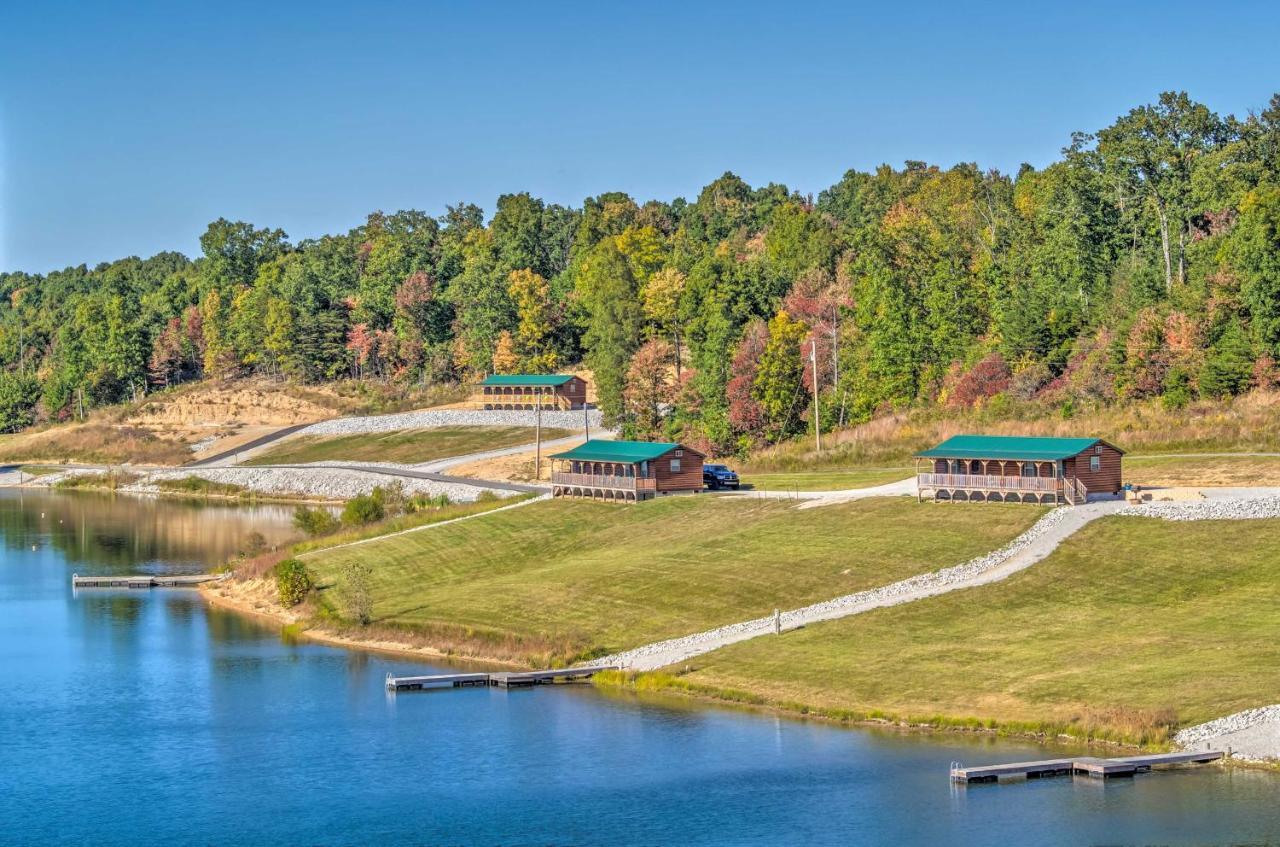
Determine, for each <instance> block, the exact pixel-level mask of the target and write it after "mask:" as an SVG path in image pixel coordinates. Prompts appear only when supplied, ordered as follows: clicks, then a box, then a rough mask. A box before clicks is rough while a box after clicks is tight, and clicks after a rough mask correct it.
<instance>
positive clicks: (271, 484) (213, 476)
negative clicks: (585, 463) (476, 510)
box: [39, 465, 518, 502]
mask: <svg viewBox="0 0 1280 847" xmlns="http://www.w3.org/2000/svg"><path fill="white" fill-rule="evenodd" d="M83 473H95V471H92V470H70V471H65V472H64V473H60V474H50V475H49V476H47V477H44V478H42V479H40V480H39V483H40V484H47V485H52V484H54V483H56V482H57V481H58V480H59V479H62V478H63V477H64V476H67V475H74V474H83ZM189 476H195V477H199V478H200V479H207V480H209V481H210V482H220V483H228V484H231V485H240V486H243V487H244V488H247V489H249V490H251V491H257V492H260V493H263V494H280V495H292V496H301V497H315V498H321V499H326V500H346V499H349V498H351V497H355V496H356V495H358V494H368V493H369V492H370V491H372V490H373V488H374V486H377V485H386V484H387V482H388V480H389V479H397V480H400V481H401V482H403V483H404V487H405V490H406V491H408V492H410V493H412V494H425V495H427V496H432V497H434V496H438V495H440V494H444V495H446V496H448V498H449V499H450V500H452V501H454V502H470V501H472V500H475V499H476V498H477V497H478V496H479V495H480V492H482V491H490V492H492V493H494V494H497V495H498V496H500V497H506V496H510V495H511V494H514V493H516V491H517V490H518V489H515V488H513V487H509V486H505V485H504V486H502V487H498V485H497V484H494V483H482V482H479V481H476V480H461V479H460V478H454V477H447V478H441V477H439V476H438V475H434V474H424V473H422V472H414V471H413V470H412V469H403V470H402V469H398V468H396V467H395V466H392V467H391V468H387V467H381V466H369V467H368V468H367V469H362V468H360V467H357V466H339V467H334V466H328V467H326V466H321V465H293V466H277V467H270V466H266V467H244V466H240V467H192V468H177V469H174V470H158V471H146V472H143V473H142V475H141V478H140V479H139V480H138V481H136V482H134V483H131V484H129V485H124V486H121V487H120V489H119V490H121V491H132V492H136V493H144V494H152V493H157V492H159V491H160V489H159V488H158V487H157V486H156V483H157V482H159V481H161V480H167V479H185V478H186V477H189ZM455 479H456V480H458V481H455Z"/></svg>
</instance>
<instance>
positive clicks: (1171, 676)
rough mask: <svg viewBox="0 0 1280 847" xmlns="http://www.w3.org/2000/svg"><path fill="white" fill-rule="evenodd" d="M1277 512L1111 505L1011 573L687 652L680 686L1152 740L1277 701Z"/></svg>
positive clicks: (849, 711) (790, 703)
mask: <svg viewBox="0 0 1280 847" xmlns="http://www.w3.org/2000/svg"><path fill="white" fill-rule="evenodd" d="M1277 550H1280V520H1268V521H1234V522H1226V521H1213V522H1203V523H1169V522H1163V521H1158V520H1148V519H1140V518H1122V517H1113V518H1105V519H1103V520H1100V521H1098V522H1097V523H1095V524H1092V525H1091V526H1089V527H1086V528H1085V529H1084V530H1083V531H1081V532H1080V533H1079V534H1078V535H1077V536H1075V537H1074V538H1072V539H1070V540H1069V541H1068V542H1067V543H1066V544H1064V545H1063V546H1062V547H1061V548H1060V549H1059V550H1058V551H1056V552H1055V553H1054V554H1053V555H1052V556H1051V557H1050V558H1048V559H1046V560H1045V561H1044V562H1042V563H1040V564H1038V565H1036V566H1035V567H1033V568H1030V569H1029V570H1027V571H1024V572H1022V573H1020V574H1017V575H1015V576H1013V577H1011V578H1010V579H1008V580H1007V581H1004V582H1000V583H995V584H993V585H990V586H985V587H982V588H976V589H969V590H965V591H958V592H955V593H953V594H948V595H944V596H942V597H936V598H933V599H930V600H923V601H920V602H916V603H910V604H907V605H903V606H899V607H895V608H889V609H882V610H877V611H875V612H871V613H868V614H865V615H860V616H857V617H853V618H849V619H846V620H841V621H832V622H829V623H824V624H819V625H815V626H811V627H809V628H806V629H803V630H798V631H796V632H792V633H786V634H784V635H782V636H781V637H766V638H760V639H756V640H754V641H748V642H744V643H742V644H738V645H734V646H731V647H727V648H725V649H723V650H719V651H717V652H715V653H712V654H709V655H707V656H704V657H702V658H700V659H698V660H695V662H694V670H693V672H691V673H689V674H687V675H685V676H682V677H680V678H679V679H677V680H674V681H673V682H671V683H670V684H673V685H677V686H687V685H692V686H695V687H700V686H708V687H710V688H711V689H715V690H719V691H720V692H721V693H722V694H723V695H724V696H731V697H737V698H738V699H744V697H743V695H741V694H737V695H735V694H733V692H735V691H736V692H749V693H750V694H751V695H758V696H760V697H761V698H762V702H766V703H770V704H774V705H782V706H784V707H786V708H801V704H802V705H803V706H804V707H810V708H811V709H814V710H827V711H828V712H829V713H831V714H833V715H836V716H841V717H850V718H855V719H856V718H861V717H867V716H876V714H877V713H883V714H887V715H891V716H895V717H899V718H914V719H922V720H927V719H929V718H930V717H931V716H949V717H951V718H977V719H980V720H984V721H998V722H1002V723H1009V724H1012V725H1017V724H1019V723H1022V722H1025V723H1030V724H1036V723H1046V724H1053V725H1060V726H1066V727H1068V728H1071V729H1073V730H1075V731H1079V732H1081V733H1083V732H1085V731H1086V730H1087V729H1088V728H1089V727H1093V728H1095V729H1101V730H1103V731H1110V732H1111V733H1112V734H1114V735H1116V736H1117V737H1125V738H1128V739H1131V740H1141V739H1144V738H1145V740H1157V741H1158V740H1160V739H1161V737H1162V736H1163V734H1164V730H1165V727H1167V725H1169V724H1171V723H1174V722H1177V723H1179V724H1194V723H1198V722H1201V721H1204V720H1206V719H1209V718H1212V717H1216V716H1220V715H1224V714H1230V713H1233V712H1236V711H1238V710H1241V709H1245V708H1249V707H1252V706H1260V705H1264V704H1269V703H1274V702H1276V700H1277V699H1280V697H1278V695H1280V555H1278V554H1277V552H1276V551H1277Z"/></svg>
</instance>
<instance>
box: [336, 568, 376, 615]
mask: <svg viewBox="0 0 1280 847" xmlns="http://www.w3.org/2000/svg"><path fill="white" fill-rule="evenodd" d="M372 575H373V571H372V570H371V569H370V568H369V566H368V565H366V564H365V563H364V562H360V561H352V562H348V563H347V564H346V565H345V566H344V567H343V569H342V581H343V583H344V584H345V585H344V592H343V593H344V594H346V597H347V607H348V608H349V609H350V611H351V617H353V618H355V619H356V621H357V622H358V623H359V624H360V625H361V626H368V625H369V623H370V622H371V621H372V620H373V592H372V590H371V588H370V585H369V579H370V577H371V576H372Z"/></svg>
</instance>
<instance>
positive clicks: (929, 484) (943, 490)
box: [916, 458, 1088, 505]
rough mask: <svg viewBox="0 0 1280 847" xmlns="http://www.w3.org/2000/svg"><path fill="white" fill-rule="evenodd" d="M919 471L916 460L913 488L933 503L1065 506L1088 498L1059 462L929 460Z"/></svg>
mask: <svg viewBox="0 0 1280 847" xmlns="http://www.w3.org/2000/svg"><path fill="white" fill-rule="evenodd" d="M925 467H930V470H928V471H924V470H922V469H921V462H920V461H919V460H917V461H916V488H917V491H918V497H919V498H921V499H923V497H924V496H925V493H926V492H931V493H932V495H933V498H934V499H935V500H954V501H975V502H1007V503H1045V504H1054V505H1056V504H1059V503H1068V504H1071V505H1076V504H1078V503H1083V502H1085V501H1086V500H1087V499H1088V491H1087V489H1086V488H1085V486H1084V484H1083V483H1082V482H1081V481H1080V480H1079V479H1076V478H1075V477H1074V476H1072V475H1071V474H1070V473H1068V472H1067V471H1066V468H1065V466H1064V463H1063V461H1062V460H1060V459H1059V460H1056V461H1023V460H1013V459H942V458H938V459H933V460H931V462H930V463H928V464H926V465H925Z"/></svg>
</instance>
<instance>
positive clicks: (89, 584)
mask: <svg viewBox="0 0 1280 847" xmlns="http://www.w3.org/2000/svg"><path fill="white" fill-rule="evenodd" d="M216 579H222V576H221V575H219V574H213V573H197V574H174V575H169V576H157V575H154V574H142V575H137V576H80V575H79V574H74V573H73V574H72V575H71V587H72V588H194V587H195V586H197V585H199V584H200V583H202V582H213V581H214V580H216Z"/></svg>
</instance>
